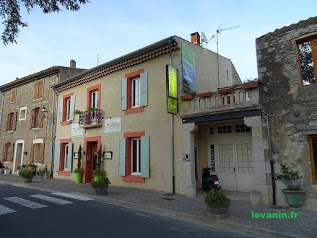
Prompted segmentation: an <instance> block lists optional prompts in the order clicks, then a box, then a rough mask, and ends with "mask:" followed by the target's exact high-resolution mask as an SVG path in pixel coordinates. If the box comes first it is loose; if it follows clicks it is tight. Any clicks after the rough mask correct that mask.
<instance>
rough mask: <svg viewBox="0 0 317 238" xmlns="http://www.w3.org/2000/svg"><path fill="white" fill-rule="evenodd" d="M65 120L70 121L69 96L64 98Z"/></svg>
mask: <svg viewBox="0 0 317 238" xmlns="http://www.w3.org/2000/svg"><path fill="white" fill-rule="evenodd" d="M66 121H70V98H67V99H66Z"/></svg>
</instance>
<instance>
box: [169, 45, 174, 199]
mask: <svg viewBox="0 0 317 238" xmlns="http://www.w3.org/2000/svg"><path fill="white" fill-rule="evenodd" d="M169 55H170V65H172V64H173V60H172V49H171V40H169ZM171 145H172V187H173V193H175V145H174V114H172V113H171Z"/></svg>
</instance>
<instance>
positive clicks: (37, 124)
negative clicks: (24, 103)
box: [29, 107, 43, 129]
mask: <svg viewBox="0 0 317 238" xmlns="http://www.w3.org/2000/svg"><path fill="white" fill-rule="evenodd" d="M42 109H43V107H36V108H34V109H32V110H31V115H30V123H29V128H30V129H32V128H42V127H43V116H42Z"/></svg>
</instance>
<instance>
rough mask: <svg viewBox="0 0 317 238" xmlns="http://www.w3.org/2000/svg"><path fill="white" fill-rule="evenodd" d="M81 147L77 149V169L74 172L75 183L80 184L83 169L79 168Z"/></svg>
mask: <svg viewBox="0 0 317 238" xmlns="http://www.w3.org/2000/svg"><path fill="white" fill-rule="evenodd" d="M81 156H82V154H81V145H79V148H78V158H77V168H76V169H75V170H74V177H75V182H76V183H81V181H82V178H83V172H84V171H83V169H82V167H81Z"/></svg>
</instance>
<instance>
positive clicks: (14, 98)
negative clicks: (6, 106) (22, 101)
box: [11, 88, 17, 102]
mask: <svg viewBox="0 0 317 238" xmlns="http://www.w3.org/2000/svg"><path fill="white" fill-rule="evenodd" d="M16 101H17V89H16V88H14V89H12V90H11V102H16Z"/></svg>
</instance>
